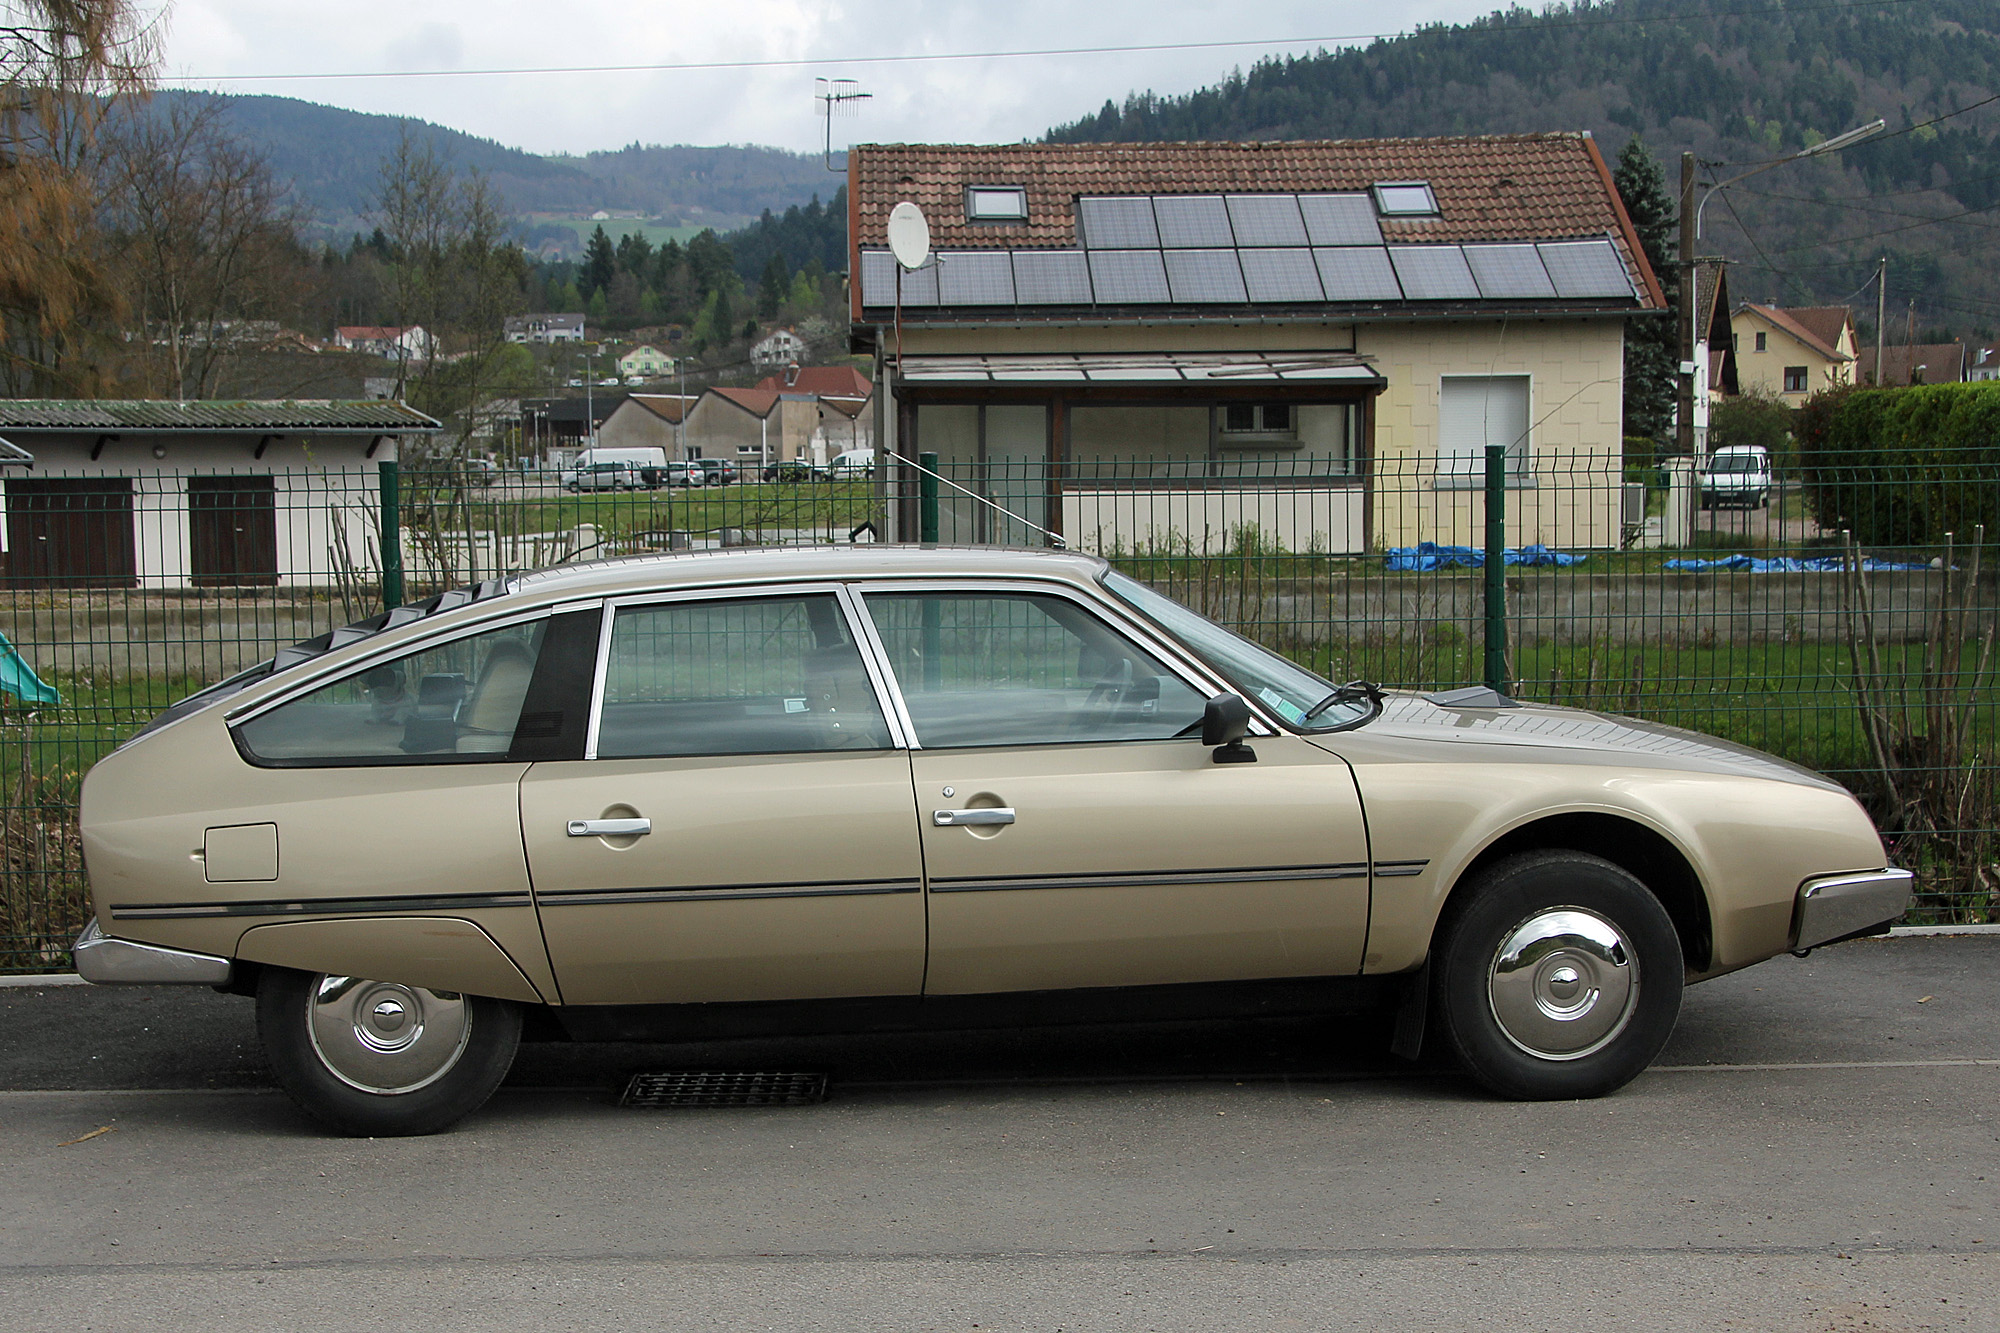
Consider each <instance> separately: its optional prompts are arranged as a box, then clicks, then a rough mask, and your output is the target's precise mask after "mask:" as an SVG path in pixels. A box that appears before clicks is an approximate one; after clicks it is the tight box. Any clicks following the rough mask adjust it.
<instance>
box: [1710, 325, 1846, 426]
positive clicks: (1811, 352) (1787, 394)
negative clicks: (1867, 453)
mask: <svg viewBox="0 0 2000 1333" xmlns="http://www.w3.org/2000/svg"><path fill="white" fill-rule="evenodd" d="M1729 324H1730V330H1731V333H1732V334H1733V336H1734V338H1735V342H1736V374H1737V379H1738V382H1739V383H1740V385H1741V387H1742V390H1743V392H1745V393H1757V394H1762V395H1764V396H1766V397H1770V398H1775V399H1777V400H1778V401H1779V402H1784V403H1790V404H1791V405H1792V406H1794V407H1796V406H1798V405H1799V404H1800V403H1803V402H1804V401H1805V400H1806V399H1807V398H1810V397H1811V396H1812V395H1813V394H1816V393H1818V392H1819V391H1820V390H1821V389H1831V388H1835V387H1837V386H1839V385H1842V384H1852V383H1854V360H1855V347H1856V343H1855V337H1854V316H1853V314H1852V312H1850V311H1849V310H1848V308H1847V307H1846V306H1844V305H1842V306H1776V305H1756V304H1753V303H1751V302H1747V301H1746V302H1744V303H1743V304H1742V305H1739V306H1737V307H1736V310H1735V312H1734V313H1733V314H1732V315H1731V316H1730V321H1729Z"/></svg>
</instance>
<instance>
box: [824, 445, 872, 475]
mask: <svg viewBox="0 0 2000 1333" xmlns="http://www.w3.org/2000/svg"><path fill="white" fill-rule="evenodd" d="M874 475H875V451H874V450H873V449H849V450H848V451H847V452H845V453H841V454H835V455H834V457H833V461H832V462H831V463H828V464H827V465H826V479H827V480H828V481H866V480H868V479H869V478H870V477H873V476H874Z"/></svg>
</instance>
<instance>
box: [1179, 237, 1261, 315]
mask: <svg viewBox="0 0 2000 1333" xmlns="http://www.w3.org/2000/svg"><path fill="white" fill-rule="evenodd" d="M1167 290H1169V291H1171V292H1172V293H1173V295H1174V299H1175V300H1176V301H1187V302H1201V303H1206V304H1216V303H1225V302H1226V303H1241V302H1243V301H1245V300H1248V299H1249V298H1248V297H1246V296H1245V295H1244V293H1243V270H1242V268H1241V267H1239V266H1238V265H1237V263H1236V252H1235V251H1234V250H1169V251H1167Z"/></svg>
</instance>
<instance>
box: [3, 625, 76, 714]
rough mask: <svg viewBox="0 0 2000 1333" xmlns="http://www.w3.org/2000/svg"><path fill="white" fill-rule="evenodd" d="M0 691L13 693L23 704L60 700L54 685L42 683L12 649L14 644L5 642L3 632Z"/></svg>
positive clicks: (50, 702)
mask: <svg viewBox="0 0 2000 1333" xmlns="http://www.w3.org/2000/svg"><path fill="white" fill-rule="evenodd" d="M0 691H5V692H6V693H8V694H11V695H13V696H14V697H15V698H16V699H19V700H20V701H21V702H22V703H24V704H59V703H61V702H62V696H61V695H60V694H57V693H56V687H55V686H53V685H44V684H43V683H42V678H41V677H40V676H37V675H36V674H35V669H34V668H33V667H31V666H29V665H28V664H27V662H26V661H24V660H23V659H22V657H21V655H20V654H19V653H17V652H15V651H14V645H13V644H11V643H9V642H7V636H6V635H4V634H0Z"/></svg>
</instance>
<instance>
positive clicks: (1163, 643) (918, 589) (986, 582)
mask: <svg viewBox="0 0 2000 1333" xmlns="http://www.w3.org/2000/svg"><path fill="white" fill-rule="evenodd" d="M851 586H853V588H854V590H855V593H856V596H857V600H859V601H860V602H861V603H862V609H863V610H864V612H865V611H866V609H867V599H868V597H870V596H871V595H875V594H878V593H882V594H890V595H895V594H908V593H924V592H942V593H977V592H992V593H1002V594H1012V595H1014V596H1055V597H1060V598H1062V599H1064V600H1065V601H1068V602H1070V603H1071V604H1072V605H1074V606H1076V607H1077V608H1078V609H1079V610H1082V611H1085V612H1087V613H1089V614H1091V615H1093V616H1095V617H1096V618H1097V619H1098V620H1100V621H1102V622H1104V623H1105V624H1106V625H1108V626H1109V627H1111V628H1112V629H1114V630H1116V631H1117V632H1118V633H1120V634H1122V635H1124V636H1125V637H1126V638H1127V639H1130V640H1132V641H1133V642H1134V643H1136V644H1138V645H1139V646H1140V647H1141V648H1143V649H1145V650H1146V651H1147V652H1149V653H1151V654H1152V655H1153V656H1154V657H1155V658H1156V659H1158V661H1159V662H1160V664H1161V665H1162V666H1164V667H1166V668H1167V669H1168V670H1169V671H1171V672H1173V673H1174V675H1175V676H1176V677H1177V678H1178V679H1179V680H1180V681H1181V683H1182V684H1184V685H1186V686H1188V687H1189V688H1191V689H1193V690H1196V691H1198V692H1199V693H1200V695H1201V697H1202V698H1203V699H1210V698H1213V697H1215V696H1216V695H1218V694H1235V693H1236V687H1235V686H1234V685H1231V684H1230V683H1229V682H1228V681H1226V680H1223V679H1222V678H1221V677H1219V676H1216V675H1215V674H1214V673H1213V672H1211V671H1209V670H1208V669H1207V668H1206V665H1205V664H1203V663H1200V662H1199V661H1197V660H1195V659H1192V658H1191V657H1190V656H1189V654H1188V653H1187V651H1186V650H1185V649H1183V648H1182V647H1181V646H1180V645H1179V644H1178V643H1175V642H1174V641H1173V640H1171V639H1167V638H1164V637H1162V636H1161V635H1160V633H1159V632H1158V631H1157V630H1155V629H1154V627H1153V626H1152V625H1151V624H1150V623H1148V622H1147V621H1145V620H1142V619H1140V618H1139V617H1138V616H1137V615H1136V614H1133V613H1130V612H1127V611H1125V610H1123V609H1122V608H1121V607H1119V606H1118V605H1116V604H1114V603H1112V602H1110V601H1108V600H1105V599H1104V598H1101V597H1098V596H1094V595H1092V594H1090V593H1088V592H1086V591H1085V590H1084V589H1082V588H1080V587H1078V586H1077V585H1076V584H1074V583H1070V582H1068V581H1065V580H1059V579H1036V578H1027V577H1022V578H992V577H970V578H884V579H879V580H877V579H869V580H862V581H857V582H856V583H854V584H853V585H851ZM868 630H869V637H870V639H871V641H872V643H873V645H874V647H875V649H876V651H877V652H880V653H881V654H882V661H883V666H884V669H885V670H886V669H887V668H888V651H887V649H886V648H884V647H883V644H882V639H881V636H880V634H879V633H877V631H876V628H875V621H874V618H873V617H872V616H870V617H869V618H868ZM889 679H890V680H891V681H894V680H895V676H894V673H893V672H890V674H889ZM896 695H897V700H896V702H897V708H898V710H899V712H900V713H901V715H902V716H903V717H904V718H905V719H907V718H908V717H909V713H908V711H907V709H905V708H904V706H903V701H902V687H901V685H900V684H898V685H897V686H896ZM1244 702H1245V703H1247V704H1249V706H1250V722H1251V727H1250V734H1251V735H1253V736H1276V735H1281V734H1283V733H1281V732H1280V731H1279V730H1278V728H1277V727H1276V726H1275V725H1273V724H1272V723H1271V722H1270V720H1269V719H1268V717H1267V716H1266V714H1265V712H1264V711H1263V708H1262V706H1261V703H1260V701H1259V700H1255V699H1246V700H1245V701H1244ZM910 741H911V744H910V748H911V749H913V750H914V749H918V748H921V744H922V737H920V736H918V735H917V734H916V727H915V725H914V724H912V725H911V727H910ZM1040 743H1041V744H1050V743H1051V742H1040ZM1077 743H1079V744H1090V745H1123V744H1141V743H1146V742H1137V741H1133V742H1126V741H1084V742H1077ZM1006 744H1010V743H1009V742H995V743H994V745H993V746H966V747H954V748H965V749H987V748H997V747H1001V746H1004V745H1006ZM1015 744H1018V742H1016V743H1015Z"/></svg>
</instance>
